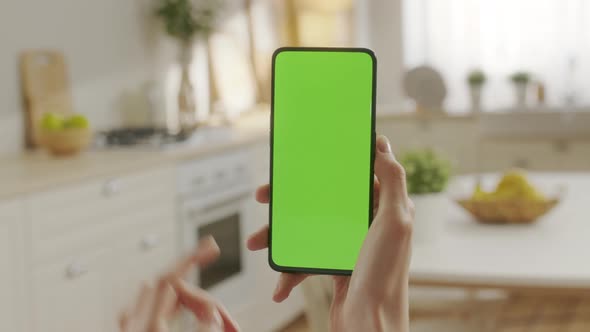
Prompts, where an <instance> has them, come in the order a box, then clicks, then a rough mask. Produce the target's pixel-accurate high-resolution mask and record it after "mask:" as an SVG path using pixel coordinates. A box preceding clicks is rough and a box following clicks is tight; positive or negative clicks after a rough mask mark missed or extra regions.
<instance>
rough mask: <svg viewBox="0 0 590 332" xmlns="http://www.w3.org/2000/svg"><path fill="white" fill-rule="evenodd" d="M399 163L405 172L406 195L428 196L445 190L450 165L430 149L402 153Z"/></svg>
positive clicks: (449, 173)
mask: <svg viewBox="0 0 590 332" xmlns="http://www.w3.org/2000/svg"><path fill="white" fill-rule="evenodd" d="M399 160H400V162H401V164H402V165H403V166H404V169H405V170H406V181H407V186H408V193H410V194H429V193H439V192H442V191H443V190H445V188H446V187H447V184H448V182H449V178H450V175H451V163H450V162H449V161H448V160H447V159H444V158H442V157H440V156H438V155H437V154H436V153H435V152H434V151H433V150H431V149H419V150H412V151H407V152H405V153H403V154H402V155H401V157H400V159H399Z"/></svg>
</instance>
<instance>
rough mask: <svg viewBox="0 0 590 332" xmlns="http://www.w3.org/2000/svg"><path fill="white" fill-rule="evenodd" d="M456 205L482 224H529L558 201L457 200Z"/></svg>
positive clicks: (555, 199) (551, 199)
mask: <svg viewBox="0 0 590 332" xmlns="http://www.w3.org/2000/svg"><path fill="white" fill-rule="evenodd" d="M457 203H458V204H459V205H461V206H462V207H463V208H464V209H465V210H467V211H469V213H471V215H473V216H474V217H475V219H477V221H479V222H481V223H484V224H531V223H533V222H535V221H536V220H537V219H538V218H539V217H541V216H543V215H544V214H546V213H547V212H549V211H550V210H551V209H553V208H554V207H555V206H556V205H557V203H559V199H557V198H550V199H546V200H543V201H530V200H505V201H490V202H486V201H474V200H472V199H462V200H457Z"/></svg>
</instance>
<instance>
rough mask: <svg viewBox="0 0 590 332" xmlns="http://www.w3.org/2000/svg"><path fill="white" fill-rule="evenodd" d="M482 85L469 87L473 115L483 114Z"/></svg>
mask: <svg viewBox="0 0 590 332" xmlns="http://www.w3.org/2000/svg"><path fill="white" fill-rule="evenodd" d="M481 90H482V86H481V84H471V85H469V96H470V100H471V111H472V112H473V113H479V112H481Z"/></svg>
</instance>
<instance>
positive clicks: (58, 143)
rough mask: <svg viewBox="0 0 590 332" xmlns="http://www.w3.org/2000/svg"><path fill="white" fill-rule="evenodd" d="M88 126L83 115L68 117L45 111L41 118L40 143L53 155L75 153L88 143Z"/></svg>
mask: <svg viewBox="0 0 590 332" xmlns="http://www.w3.org/2000/svg"><path fill="white" fill-rule="evenodd" d="M91 136H92V135H91V131H90V126H89V124H88V120H87V119H86V117H84V116H83V115H79V114H74V115H71V116H68V117H65V116H63V115H62V114H59V113H45V114H44V116H43V118H42V119H41V144H42V145H43V146H44V147H45V148H46V149H47V150H48V151H49V152H50V153H51V154H52V155H54V156H72V155H76V154H78V153H79V152H81V151H82V150H84V149H85V148H86V147H88V144H89V143H90V138H91Z"/></svg>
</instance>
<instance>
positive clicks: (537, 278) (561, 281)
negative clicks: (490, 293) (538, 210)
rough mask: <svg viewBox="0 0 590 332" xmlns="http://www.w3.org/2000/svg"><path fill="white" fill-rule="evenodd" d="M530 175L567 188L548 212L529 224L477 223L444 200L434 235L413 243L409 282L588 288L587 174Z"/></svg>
mask: <svg viewBox="0 0 590 332" xmlns="http://www.w3.org/2000/svg"><path fill="white" fill-rule="evenodd" d="M532 179H533V181H535V182H536V183H541V184H542V185H559V184H564V185H566V186H567V192H566V194H565V196H564V198H563V199H562V201H561V202H560V204H559V205H558V206H557V207H556V208H555V209H554V210H553V211H551V212H549V214H547V215H546V216H544V217H543V218H542V219H541V220H538V222H537V223H535V224H532V225H482V224H478V223H476V222H475V221H474V220H473V219H472V218H471V216H470V215H469V214H467V213H466V212H464V211H463V210H462V209H461V208H460V207H459V206H457V205H456V204H452V202H449V208H448V211H447V214H446V216H444V218H443V219H441V222H443V223H444V225H443V226H442V227H441V230H440V234H438V237H437V239H436V240H433V241H431V242H429V243H416V244H415V245H414V248H413V256H412V264H411V280H412V282H413V283H414V284H423V285H447V286H461V287H463V286H473V287H480V286H481V287H497V288H506V289H537V290H538V289H543V290H554V289H559V290H563V289H571V290H576V291H580V290H582V291H586V292H590V174H583V173H571V174H557V173H556V174H540V175H536V176H533V177H532ZM457 181H467V182H470V183H472V180H471V179H469V178H462V179H458V180H457Z"/></svg>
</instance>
